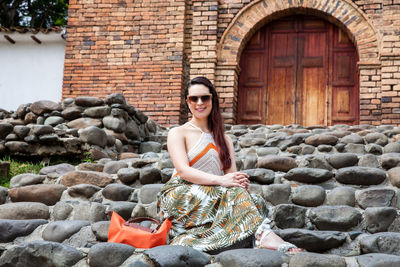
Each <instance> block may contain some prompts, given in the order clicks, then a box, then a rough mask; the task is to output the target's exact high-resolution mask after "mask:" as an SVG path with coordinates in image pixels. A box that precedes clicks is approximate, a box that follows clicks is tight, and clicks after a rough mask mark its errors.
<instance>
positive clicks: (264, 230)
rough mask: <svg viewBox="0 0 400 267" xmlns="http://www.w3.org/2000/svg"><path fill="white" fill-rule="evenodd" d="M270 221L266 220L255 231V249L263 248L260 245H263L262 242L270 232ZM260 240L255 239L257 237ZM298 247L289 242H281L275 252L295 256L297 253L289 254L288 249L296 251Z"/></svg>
mask: <svg viewBox="0 0 400 267" xmlns="http://www.w3.org/2000/svg"><path fill="white" fill-rule="evenodd" d="M270 222H271V221H270V220H269V219H268V218H266V219H265V220H264V221H263V222H262V223H261V224H260V226H259V227H258V228H257V231H256V233H255V238H256V239H255V246H256V248H263V247H261V244H262V243H263V242H262V241H263V240H264V238H265V237H267V236H268V235H269V234H270V233H271V232H272V230H271V226H270V225H269V223H270ZM260 235H261V237H260V239H257V237H258V236H260ZM297 248H298V247H297V246H296V245H294V244H292V243H289V242H283V243H282V244H280V245H279V246H278V247H277V248H276V251H279V252H282V253H286V254H296V253H298V252H291V251H290V249H297Z"/></svg>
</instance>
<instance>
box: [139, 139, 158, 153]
mask: <svg viewBox="0 0 400 267" xmlns="http://www.w3.org/2000/svg"><path fill="white" fill-rule="evenodd" d="M146 152H155V153H159V152H161V144H160V143H158V142H153V141H148V142H142V143H140V153H141V154H143V153H146Z"/></svg>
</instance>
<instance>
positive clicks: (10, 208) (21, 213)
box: [0, 202, 50, 220]
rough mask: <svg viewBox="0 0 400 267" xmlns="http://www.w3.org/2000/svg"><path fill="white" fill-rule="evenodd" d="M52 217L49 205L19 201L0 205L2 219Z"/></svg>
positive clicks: (0, 217)
mask: <svg viewBox="0 0 400 267" xmlns="http://www.w3.org/2000/svg"><path fill="white" fill-rule="evenodd" d="M49 217H50V213H49V207H47V206H46V205H45V204H42V203H36V202H17V203H7V204H3V205H0V219H11V220H29V219H45V220H47V219H48V218H49Z"/></svg>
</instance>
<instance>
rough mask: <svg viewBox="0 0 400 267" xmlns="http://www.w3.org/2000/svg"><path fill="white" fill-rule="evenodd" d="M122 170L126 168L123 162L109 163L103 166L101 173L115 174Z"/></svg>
mask: <svg viewBox="0 0 400 267" xmlns="http://www.w3.org/2000/svg"><path fill="white" fill-rule="evenodd" d="M122 168H128V163H126V162H123V161H109V162H107V163H106V164H105V165H104V168H103V172H105V173H108V174H115V173H117V172H118V171H119V170H120V169H122Z"/></svg>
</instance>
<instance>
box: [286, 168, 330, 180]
mask: <svg viewBox="0 0 400 267" xmlns="http://www.w3.org/2000/svg"><path fill="white" fill-rule="evenodd" d="M332 177H333V173H332V172H330V171H328V170H324V169H314V168H294V169H291V170H290V171H288V172H287V173H286V174H285V176H284V178H285V179H287V180H290V181H297V182H301V183H322V182H325V181H328V180H329V179H331V178H332Z"/></svg>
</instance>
